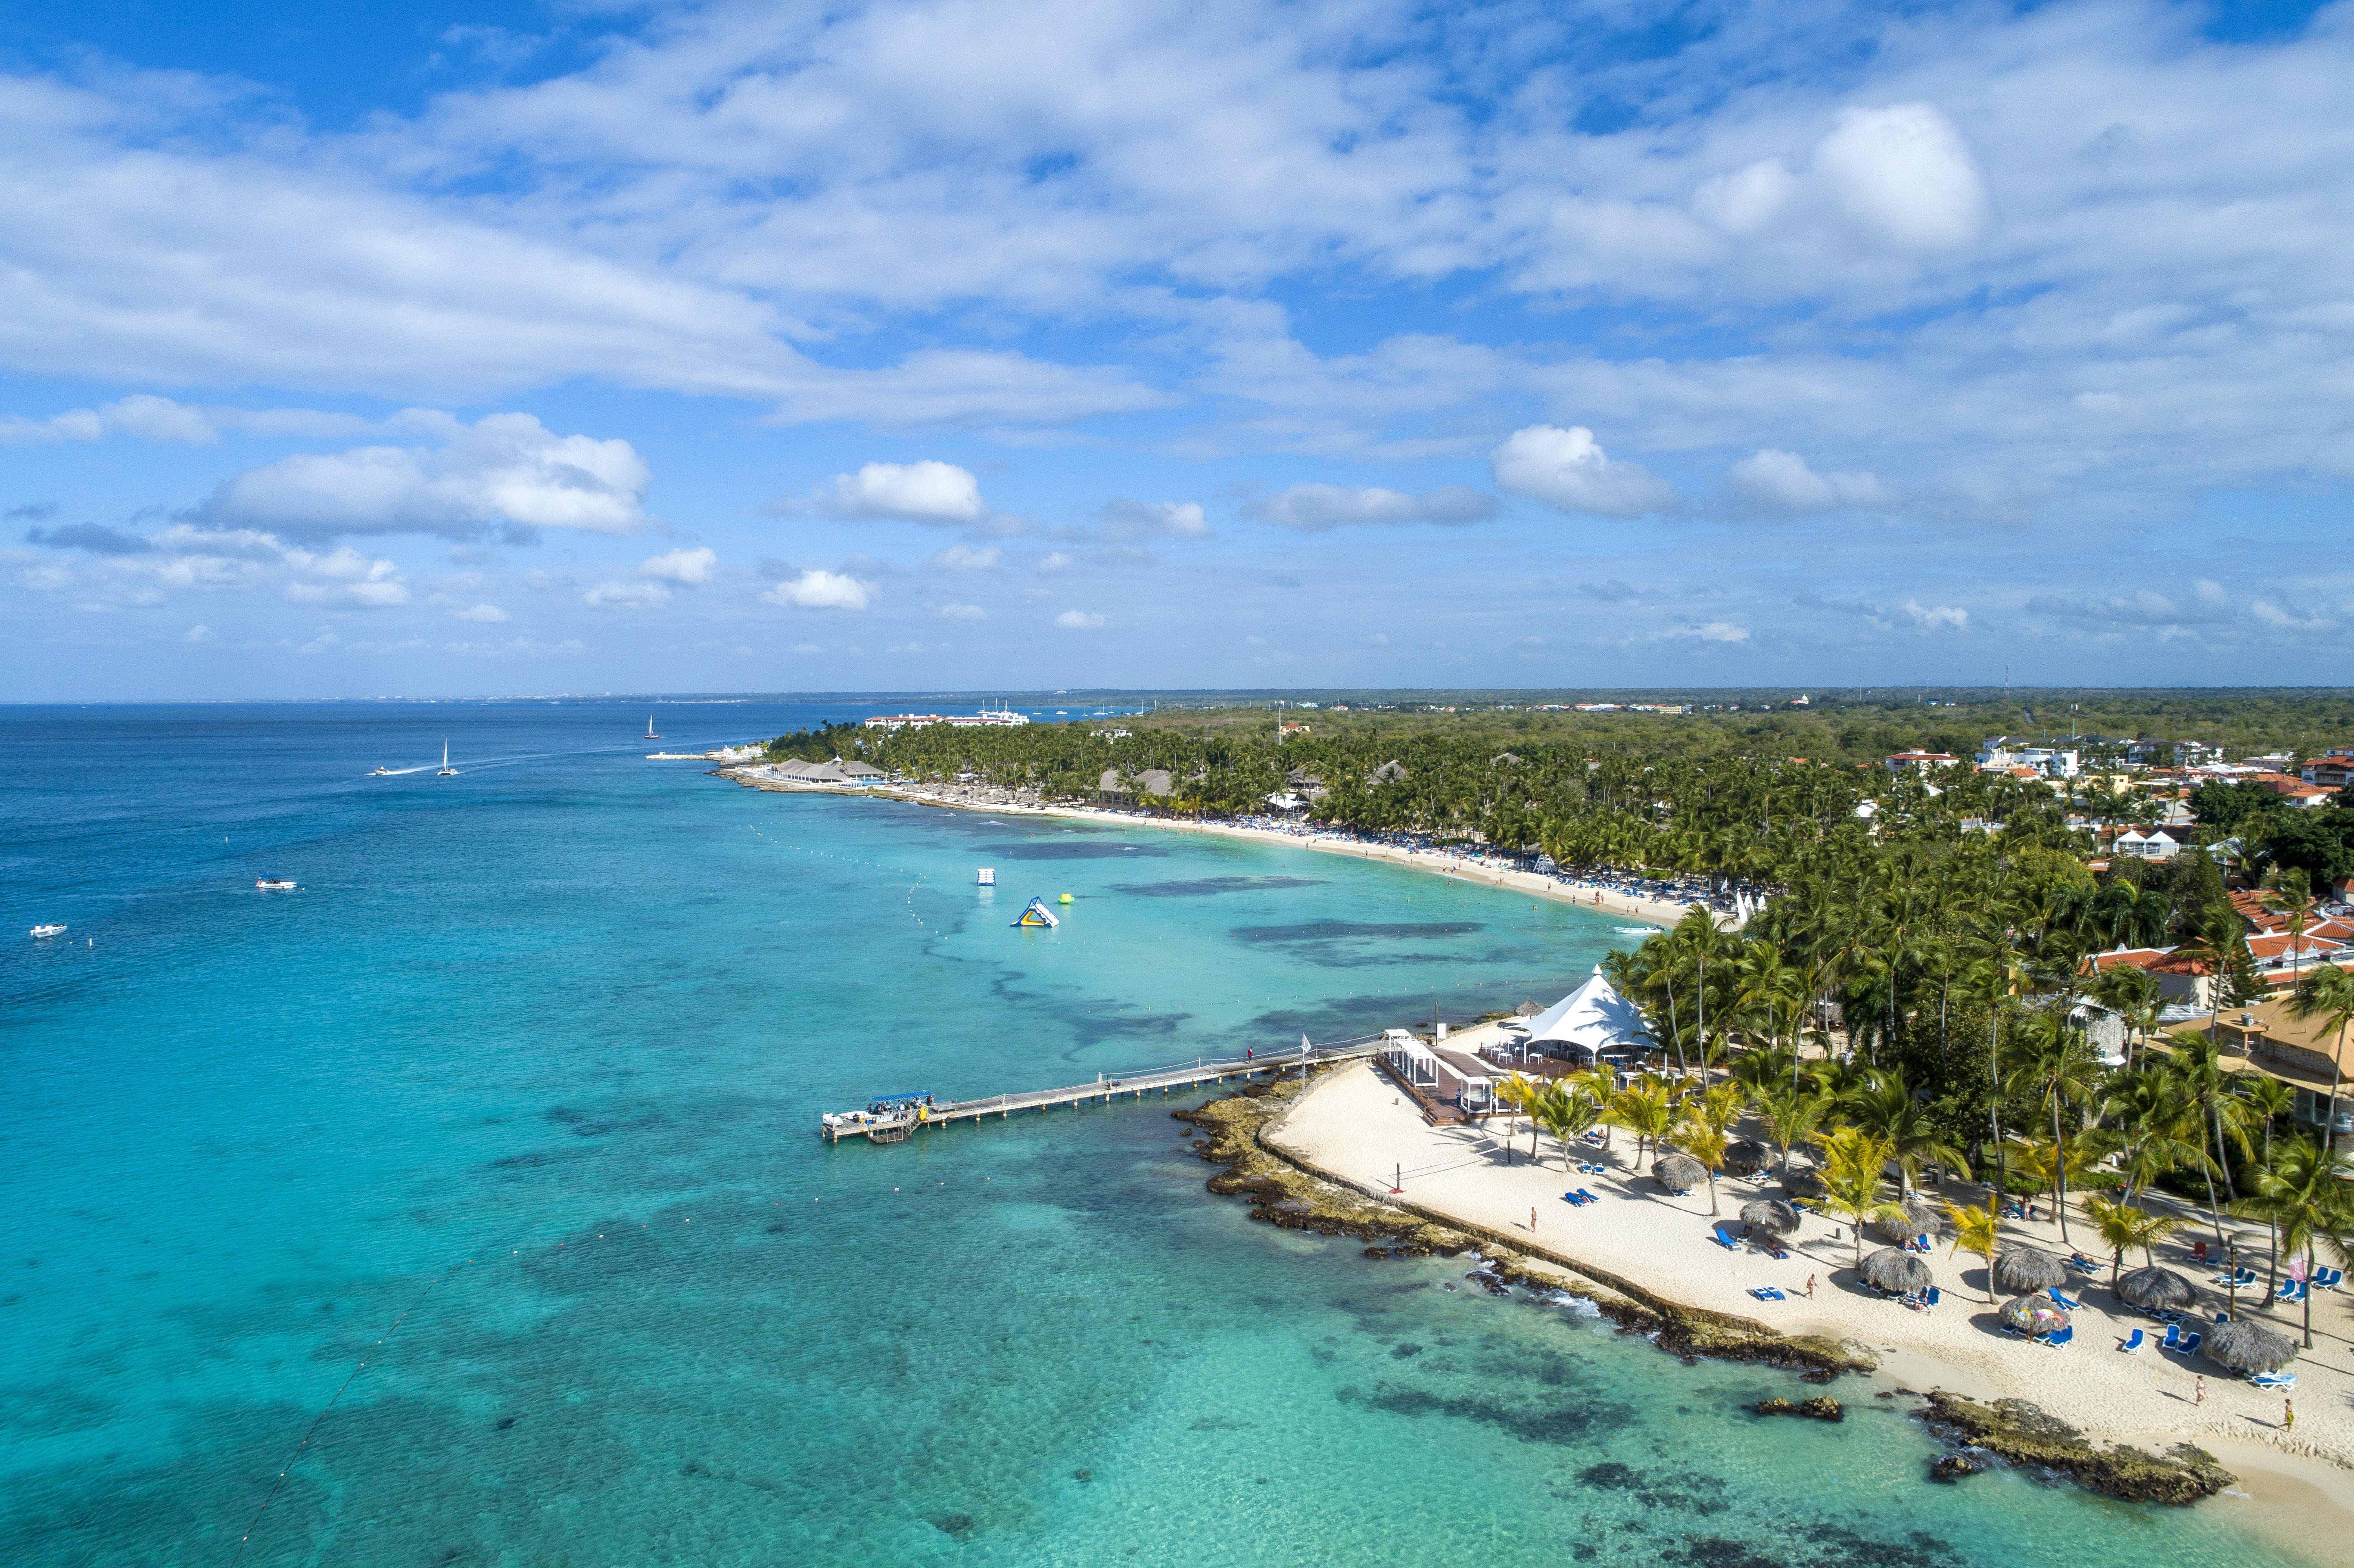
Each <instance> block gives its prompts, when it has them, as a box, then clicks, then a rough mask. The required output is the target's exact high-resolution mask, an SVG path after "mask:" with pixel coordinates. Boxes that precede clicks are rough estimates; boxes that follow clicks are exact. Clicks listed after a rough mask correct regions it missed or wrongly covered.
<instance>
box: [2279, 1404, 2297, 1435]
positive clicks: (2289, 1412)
mask: <svg viewBox="0 0 2354 1568" xmlns="http://www.w3.org/2000/svg"><path fill="white" fill-rule="evenodd" d="M2281 1430H2282V1431H2284V1432H2294V1431H2296V1401H2295V1400H2293V1399H2284V1400H2282V1401H2281Z"/></svg>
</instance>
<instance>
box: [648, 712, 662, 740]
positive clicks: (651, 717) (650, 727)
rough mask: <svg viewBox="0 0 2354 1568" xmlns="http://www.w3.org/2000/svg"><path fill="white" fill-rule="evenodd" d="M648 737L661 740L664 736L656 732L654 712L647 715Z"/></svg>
mask: <svg viewBox="0 0 2354 1568" xmlns="http://www.w3.org/2000/svg"><path fill="white" fill-rule="evenodd" d="M646 738H647V739H648V740H660V739H661V738H662V736H658V735H656V734H655V733H654V715H652V714H648V715H646Z"/></svg>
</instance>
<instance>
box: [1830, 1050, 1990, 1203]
mask: <svg viewBox="0 0 2354 1568" xmlns="http://www.w3.org/2000/svg"><path fill="white" fill-rule="evenodd" d="M1840 1108H1841V1109H1843V1110H1845V1111H1846V1113H1847V1117H1848V1119H1849V1120H1850V1122H1852V1123H1853V1124H1854V1125H1855V1126H1857V1127H1859V1128H1862V1129H1863V1130H1864V1131H1865V1132H1867V1133H1869V1134H1871V1135H1872V1137H1874V1138H1877V1139H1881V1140H1882V1142H1884V1143H1886V1144H1887V1145H1888V1147H1889V1148H1890V1149H1891V1150H1893V1152H1894V1158H1895V1160H1896V1178H1897V1192H1898V1194H1899V1196H1900V1197H1901V1198H1910V1197H1912V1196H1913V1180H1914V1175H1915V1174H1916V1173H1917V1172H1918V1171H1920V1169H1921V1167H1922V1166H1923V1165H1925V1164H1926V1163H1928V1162H1929V1161H1931V1160H1935V1161H1937V1162H1938V1163H1940V1164H1945V1165H1950V1166H1952V1167H1954V1168H1955V1169H1956V1170H1957V1171H1961V1172H1962V1174H1964V1175H1966V1176H1967V1175H1968V1174H1969V1170H1970V1162H1969V1160H1968V1159H1967V1157H1966V1156H1965V1155H1964V1154H1963V1153H1962V1151H1961V1150H1959V1149H1956V1147H1955V1146H1954V1145H1953V1144H1952V1143H1951V1142H1950V1141H1949V1140H1948V1139H1946V1135H1945V1133H1944V1132H1942V1131H1940V1130H1939V1129H1938V1128H1937V1127H1936V1125H1935V1123H1933V1122H1931V1121H1930V1120H1929V1118H1928V1117H1927V1115H1926V1114H1925V1113H1924V1111H1923V1109H1922V1107H1921V1103H1920V1102H1919V1101H1918V1100H1916V1099H1914V1097H1913V1091H1912V1090H1910V1089H1908V1088H1906V1087H1905V1086H1904V1080H1903V1077H1902V1076H1901V1075H1897V1074H1894V1073H1889V1074H1885V1075H1882V1077H1881V1080H1880V1081H1879V1082H1878V1083H1876V1084H1873V1085H1872V1086H1869V1087H1867V1088H1864V1089H1861V1090H1860V1091H1856V1092H1853V1093H1850V1095H1849V1096H1848V1097H1846V1098H1845V1099H1844V1100H1843V1101H1842V1102H1841V1107H1840Z"/></svg>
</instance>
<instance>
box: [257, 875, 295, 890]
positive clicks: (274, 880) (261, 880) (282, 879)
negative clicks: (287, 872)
mask: <svg viewBox="0 0 2354 1568" xmlns="http://www.w3.org/2000/svg"><path fill="white" fill-rule="evenodd" d="M253 885H254V886H256V887H258V888H260V890H261V891H262V892H264V893H292V892H293V891H294V879H293V878H292V877H291V876H257V877H255V878H254V879H253Z"/></svg>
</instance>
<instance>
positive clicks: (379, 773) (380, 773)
mask: <svg viewBox="0 0 2354 1568" xmlns="http://www.w3.org/2000/svg"><path fill="white" fill-rule="evenodd" d="M368 777H369V778H371V779H389V778H391V777H392V769H391V768H377V769H376V771H375V772H373V773H371V774H369V775H368Z"/></svg>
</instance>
